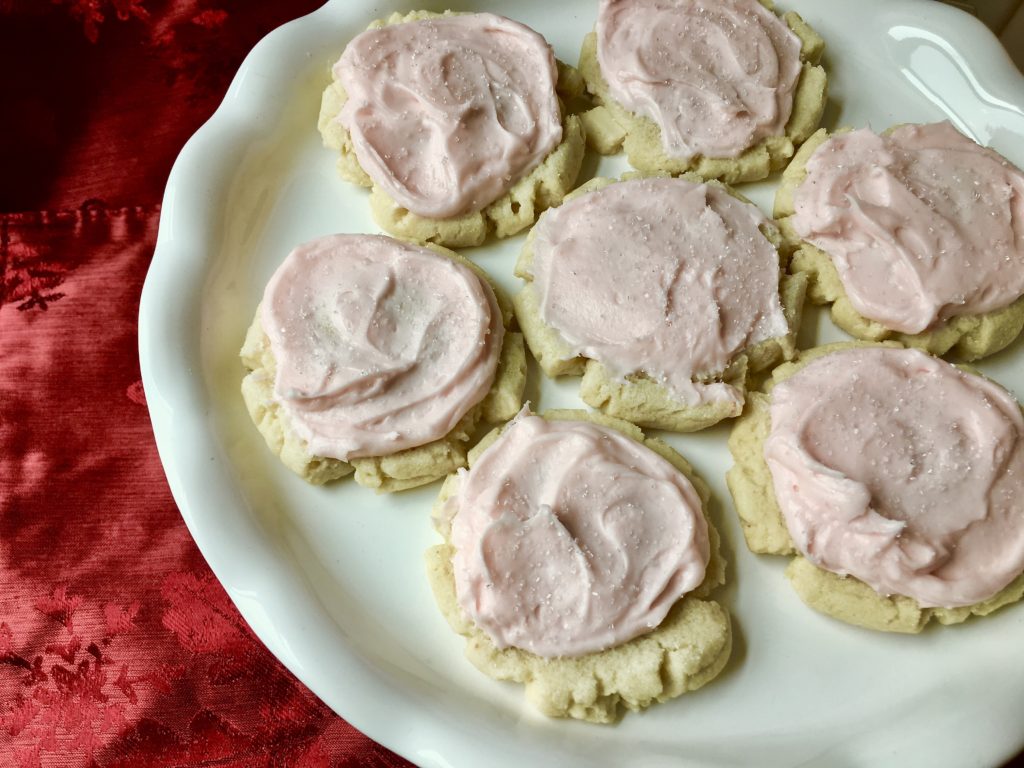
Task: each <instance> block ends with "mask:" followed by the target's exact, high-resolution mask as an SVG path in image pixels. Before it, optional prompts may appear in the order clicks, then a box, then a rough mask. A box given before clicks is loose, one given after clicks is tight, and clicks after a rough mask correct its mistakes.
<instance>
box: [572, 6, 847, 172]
mask: <svg viewBox="0 0 1024 768" xmlns="http://www.w3.org/2000/svg"><path fill="white" fill-rule="evenodd" d="M761 3H762V5H764V6H765V7H767V8H769V9H773V8H774V6H773V4H772V3H771V2H770V0H761ZM782 19H783V21H785V22H786V25H787V26H788V27H789V28H790V29H791V30H792V31H793V33H794V34H795V35H796V36H797V37H798V38H799V39H800V44H801V45H800V60H801V61H802V62H803V70H802V72H801V75H800V79H799V81H798V83H797V87H796V90H795V91H794V93H793V110H792V113H791V115H790V118H789V121H788V122H787V124H786V129H785V134H784V135H782V136H769V137H768V138H766V139H763V140H761V141H760V142H758V143H757V144H755V145H754V146H752V147H750V148H749V149H747V150H746V151H745V152H743V153H742V154H740V155H739V156H737V157H703V156H701V155H696V156H694V157H692V158H690V159H681V158H673V157H669V156H668V155H667V154H666V153H665V149H664V146H663V144H662V137H661V129H660V128H659V127H658V125H657V124H656V123H655V122H654V121H653V120H651V119H650V118H648V117H645V116H642V115H637V114H635V113H633V112H630V111H628V110H626V109H625V108H624V107H623V106H622V105H620V104H619V103H618V102H617V101H615V99H614V98H612V97H611V95H610V94H609V91H608V83H607V82H606V81H605V79H604V77H603V76H602V74H601V68H600V65H599V64H598V59H597V35H596V33H595V32H591V33H589V34H588V35H587V36H586V37H585V38H584V39H583V47H582V50H581V52H580V63H579V71H580V73H581V74H582V75H583V79H584V80H585V81H586V84H587V90H588V91H589V92H590V93H591V95H592V96H593V98H594V102H595V103H596V104H597V105H598V106H596V107H594V108H593V109H591V110H590V111H588V112H585V113H584V114H583V115H582V118H583V125H584V128H585V129H586V135H587V143H588V145H589V146H590V147H591V148H592V149H594V150H595V151H597V152H599V153H600V154H603V155H610V154H615V153H616V152H619V151H620V150H622V149H625V151H626V156H627V158H628V159H629V163H630V164H631V165H632V166H633V167H634V168H637V169H639V170H641V171H650V172H667V173H671V174H679V173H683V172H686V171H692V172H693V173H696V174H697V175H698V176H700V177H701V178H704V179H719V180H721V181H724V182H726V183H730V184H735V183H740V182H746V181H758V180H759V179H764V178H766V177H767V176H768V174H770V173H771V172H772V171H774V170H778V169H779V168H782V167H783V166H785V165H786V162H787V161H788V160H789V159H790V158H791V157H793V152H794V151H795V148H796V147H798V146H800V144H801V143H803V142H804V141H805V140H806V139H807V138H808V137H809V136H810V135H811V134H812V133H813V132H814V130H815V129H816V128H817V127H818V124H819V123H820V122H821V118H822V115H823V114H824V111H825V103H826V101H827V99H828V82H827V78H826V76H825V70H824V69H823V68H822V67H821V66H820V64H819V62H820V61H821V56H822V54H823V53H824V50H825V42H824V40H823V39H822V38H821V36H820V35H819V34H818V33H817V32H815V31H814V30H813V29H812V28H811V27H810V26H809V25H808V24H807V23H806V22H805V21H804V20H803V19H802V18H800V16H799V15H798V14H796V13H794V12H792V11H791V12H789V13H787V14H785V15H784V16H783V17H782Z"/></svg>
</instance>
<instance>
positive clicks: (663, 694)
mask: <svg viewBox="0 0 1024 768" xmlns="http://www.w3.org/2000/svg"><path fill="white" fill-rule="evenodd" d="M543 416H544V418H546V419H552V420H553V419H558V420H579V421H590V422H594V423H596V424H600V425H603V426H605V427H610V428H612V429H616V430H618V431H619V432H621V433H623V434H624V435H626V436H628V437H630V438H632V439H633V440H636V441H637V442H639V443H642V444H643V445H646V446H647V447H648V448H650V449H651V450H653V451H654V452H655V453H658V454H659V455H661V456H662V457H664V458H665V459H666V460H668V461H669V462H670V463H671V464H673V465H674V466H675V467H677V468H678V469H679V471H680V472H682V473H683V474H684V475H685V476H686V477H687V478H688V479H689V480H690V482H691V483H692V484H693V486H694V488H695V489H696V490H697V493H698V494H699V495H700V498H701V501H702V503H703V506H704V507H705V508H706V506H707V503H708V499H709V496H710V494H709V491H708V487H707V485H706V484H705V483H704V482H703V481H702V480H701V479H700V478H698V477H697V476H696V475H695V474H694V472H693V469H692V468H691V467H690V465H689V464H688V463H687V462H686V460H685V459H683V458H682V457H681V456H680V455H679V454H678V453H677V452H676V451H674V450H673V449H672V448H671V447H669V446H668V445H667V444H666V443H664V442H662V441H661V440H658V439H656V438H644V436H643V433H642V432H641V431H640V430H639V429H638V428H637V427H635V426H633V425H632V424H628V423H626V422H624V421H620V420H618V419H611V418H608V417H605V416H600V415H597V414H589V413H586V412H584V411H573V410H553V411H548V412H546V413H544V414H543ZM500 432H501V429H500V428H499V429H495V430H494V431H492V432H491V433H490V434H488V435H487V436H486V437H485V438H484V439H483V440H482V441H481V442H480V443H479V444H478V445H477V446H475V447H474V448H473V449H472V450H471V451H470V452H469V463H470V465H472V464H473V462H474V461H475V459H476V458H477V457H478V456H480V454H481V453H483V451H484V450H486V449H487V448H488V447H489V446H490V445H491V444H492V443H493V442H494V441H495V440H496V439H497V438H498V435H499V434H500ZM456 482H457V478H456V476H455V475H452V476H449V478H448V479H447V480H446V481H445V484H444V485H443V486H442V488H441V493H440V495H439V497H438V499H437V502H436V503H435V507H434V509H435V520H436V521H437V522H438V528H439V532H440V533H441V535H442V536H443V537H444V539H445V543H443V544H440V545H437V546H435V547H432V548H430V549H429V550H427V553H426V562H427V575H428V578H429V580H430V585H431V588H432V589H433V592H434V597H435V599H436V600H437V604H438V606H439V607H440V609H441V612H442V613H443V614H444V617H445V618H446V619H447V621H448V623H449V624H450V625H451V627H452V629H453V630H454V631H455V632H457V633H458V634H460V635H462V636H463V637H465V638H466V657H467V658H468V659H469V660H470V662H472V664H473V665H474V666H475V667H476V668H477V669H479V670H480V671H481V672H483V673H484V674H486V675H488V676H489V677H492V678H494V679H496V680H510V681H513V682H519V683H523V684H524V685H525V686H526V697H527V699H528V700H529V701H530V703H531V704H533V705H534V706H535V707H537V708H538V709H539V710H540V711H541V712H543V713H544V714H545V715H547V716H549V717H572V718H576V719H579V720H587V721H590V722H593V723H611V722H615V721H616V720H618V719H619V718H620V717H621V716H622V714H623V712H624V711H625V710H631V711H639V710H642V709H645V708H647V707H649V706H651V705H652V704H654V703H656V702H664V701H667V700H669V699H672V698H675V697H677V696H679V695H681V694H683V693H686V692H688V691H693V690H696V689H697V688H700V687H701V686H703V685H705V684H706V683H708V682H709V681H711V680H712V679H713V678H715V677H716V676H717V675H718V674H719V673H720V672H721V671H722V669H723V668H724V667H725V664H726V662H727V661H728V659H729V654H730V652H731V650H732V631H731V625H730V620H729V614H728V612H727V611H726V610H725V609H724V608H723V607H722V606H721V605H720V604H719V603H717V602H715V601H712V600H708V599H707V596H708V595H709V594H710V593H711V592H712V591H713V590H714V589H715V588H717V587H718V586H720V585H721V584H723V583H724V582H725V561H724V560H723V558H722V556H721V553H720V551H719V537H718V533H717V531H716V530H715V528H714V526H712V525H711V523H710V522H708V534H709V539H710V545H711V559H710V561H709V562H708V566H707V571H706V574H705V579H704V582H703V583H702V584H701V585H700V586H699V587H697V589H696V590H694V591H693V592H690V593H688V594H687V595H686V596H684V597H683V599H682V600H680V601H679V602H678V603H676V604H675V606H674V607H673V608H672V609H671V610H670V611H669V613H668V616H667V617H666V618H665V620H664V621H663V622H662V623H661V624H660V625H659V626H658V627H657V628H656V629H654V630H652V631H651V632H649V633H648V634H645V635H641V636H640V637H637V638H634V639H633V640H630V641H628V642H626V643H623V644H622V645H619V646H616V647H614V648H609V649H607V650H604V651H599V652H596V653H589V654H586V655H583V656H578V657H575V658H543V657H540V656H537V655H534V654H532V653H529V652H528V651H523V650H520V649H518V648H506V649H504V650H499V649H498V648H496V647H495V645H494V643H493V642H492V641H491V639H490V638H489V637H488V636H487V635H486V634H485V633H484V632H483V631H482V630H480V629H479V628H477V627H476V626H475V625H474V624H473V623H472V622H471V621H470V620H469V619H467V618H466V616H465V615H464V614H463V612H462V609H461V608H460V606H459V604H458V601H457V599H456V595H455V578H454V574H453V571H452V556H453V555H454V548H453V547H452V545H451V544H450V542H449V535H450V531H449V530H448V528H447V526H446V525H445V520H446V517H445V512H444V509H443V508H444V505H445V502H446V501H447V500H448V498H449V497H450V496H451V495H452V494H453V493H454V492H455V484H456Z"/></svg>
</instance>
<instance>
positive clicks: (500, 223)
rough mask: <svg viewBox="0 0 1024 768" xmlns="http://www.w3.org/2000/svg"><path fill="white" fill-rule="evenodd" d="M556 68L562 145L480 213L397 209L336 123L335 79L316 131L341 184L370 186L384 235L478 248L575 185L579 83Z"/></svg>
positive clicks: (580, 141) (419, 16) (397, 18)
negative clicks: (431, 214)
mask: <svg viewBox="0 0 1024 768" xmlns="http://www.w3.org/2000/svg"><path fill="white" fill-rule="evenodd" d="M453 15H458V14H457V13H454V12H452V11H445V12H444V13H432V12H430V11H413V12H411V13H408V14H405V15H402V14H399V13H394V14H392V15H391V16H389V17H388V18H387V19H379V20H377V21H374V22H373V23H371V24H370V25H369V27H368V29H378V28H380V27H384V26H388V25H392V24H403V23H406V22H411V21H421V20H425V19H432V18H440V17H444V16H453ZM557 66H558V83H557V85H556V92H557V93H558V95H559V97H560V102H561V106H562V142H561V143H560V144H559V145H558V146H557V147H556V148H555V149H554V150H553V151H552V152H551V153H550V154H548V156H547V157H546V158H544V160H543V161H542V162H541V163H540V164H539V165H538V166H536V167H535V168H534V169H533V170H532V171H530V173H528V174H527V175H526V176H524V177H523V178H522V179H520V180H519V181H518V182H516V183H515V184H514V185H513V186H512V188H511V189H509V190H508V192H506V193H505V194H504V195H502V196H501V197H499V198H498V199H497V200H495V201H494V202H492V203H490V204H489V205H487V206H485V207H484V208H483V209H482V210H479V211H473V212H470V213H464V214H462V215H458V216H452V217H449V218H443V219H434V218H428V217H424V216H419V215H417V214H415V213H412V212H411V211H409V210H407V209H405V208H403V207H401V206H400V205H399V204H398V203H397V202H396V201H395V200H394V199H393V198H392V197H391V196H390V195H388V194H387V192H385V191H384V190H383V189H382V188H381V187H380V186H379V185H376V184H374V182H373V180H372V179H371V178H370V176H369V175H368V174H367V173H366V171H364V170H363V168H362V167H361V166H360V165H359V162H358V160H357V159H356V155H355V150H354V149H353V146H352V141H351V137H350V136H349V133H348V131H347V130H345V128H344V127H343V126H342V125H341V124H340V123H339V122H338V121H337V120H336V119H335V118H337V116H338V113H339V112H341V109H342V107H343V106H344V104H345V101H346V99H347V98H348V97H347V94H346V93H345V89H344V88H343V87H342V86H341V84H340V83H339V82H338V81H336V80H335V81H332V82H331V84H330V85H328V86H327V88H326V89H325V90H324V93H323V97H322V99H321V105H320V116H319V119H318V121H317V127H318V129H319V131H320V135H321V137H322V138H323V143H324V146H325V147H327V148H329V149H334V150H338V151H339V153H340V156H339V158H338V174H339V175H340V176H341V177H342V178H343V179H345V180H346V181H350V182H352V183H353V184H358V185H359V186H361V187H368V188H370V190H371V191H370V211H371V213H372V214H373V219H374V221H376V222H377V224H378V226H380V227H381V229H383V230H384V231H385V232H388V233H390V234H392V235H395V236H397V237H403V238H407V239H411V240H415V241H417V242H420V243H435V244H437V245H443V246H447V247H449V248H465V247H470V246H475V245H480V244H482V243H483V242H484V240H485V239H486V238H487V235H488V233H489V232H493V233H494V234H495V236H496V237H499V238H504V237H510V236H512V235H514V234H516V233H518V232H521V231H522V230H524V229H526V227H528V226H530V225H531V224H532V223H533V222H534V221H536V219H537V216H538V215H539V214H540V213H541V212H542V211H543V210H544V209H546V208H548V207H550V206H552V205H557V204H558V203H559V202H561V200H562V198H563V197H564V196H565V195H566V193H568V192H569V191H570V190H572V189H573V187H574V186H575V183H576V177H577V176H578V175H579V171H580V167H581V166H582V163H583V155H584V152H585V149H586V136H585V133H584V129H583V122H582V120H581V119H580V117H579V116H577V115H574V114H569V113H568V111H567V109H566V107H565V102H566V101H569V100H571V99H573V98H575V97H578V96H579V95H580V94H582V92H583V88H584V84H583V79H582V78H581V77H580V74H579V72H578V71H577V70H576V69H575V68H573V67H570V66H568V65H566V64H563V63H562V62H557Z"/></svg>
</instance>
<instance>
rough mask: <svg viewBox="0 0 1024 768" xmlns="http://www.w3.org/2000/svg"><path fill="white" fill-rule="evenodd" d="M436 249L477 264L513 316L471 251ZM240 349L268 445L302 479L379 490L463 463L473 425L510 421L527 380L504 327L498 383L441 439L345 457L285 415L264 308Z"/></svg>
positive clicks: (245, 393)
mask: <svg viewBox="0 0 1024 768" xmlns="http://www.w3.org/2000/svg"><path fill="white" fill-rule="evenodd" d="M426 247H428V248H430V249H431V250H433V251H435V252H437V253H439V254H441V255H443V256H446V257H447V258H450V259H452V260H454V261H456V262H458V263H459V264H463V265H465V266H467V267H469V268H470V269H472V270H473V271H474V272H475V273H476V274H478V275H480V276H481V277H482V278H484V279H485V280H486V281H487V283H488V284H489V285H490V286H491V288H492V290H493V291H494V294H495V297H496V298H497V300H498V305H499V307H500V309H501V313H502V320H503V324H504V326H505V328H506V329H508V328H510V327H511V326H512V324H513V315H512V309H511V303H510V302H509V300H508V298H507V297H506V296H505V294H504V292H503V291H502V290H501V289H500V288H499V287H498V286H497V285H496V284H495V283H494V282H493V281H492V280H491V279H490V277H488V276H487V275H486V274H485V273H484V271H483V270H482V269H480V268H479V267H478V266H476V265H475V264H473V263H472V262H471V261H469V260H468V259H465V258H464V257H462V256H460V255H458V254H457V253H454V252H453V251H449V250H447V249H446V248H441V247H440V246H434V245H429V244H428V245H427V246H426ZM240 357H241V359H242V363H243V365H244V366H245V367H246V369H247V370H248V373H247V374H246V375H245V377H244V378H243V379H242V397H243V399H244V400H245V405H246V408H247V409H248V411H249V415H250V417H251V418H252V420H253V422H254V423H255V424H256V427H257V428H258V429H259V431H260V433H261V434H262V435H263V437H264V439H265V440H266V442H267V445H268V447H269V448H270V450H271V451H273V452H274V453H275V454H277V455H278V456H279V457H280V459H281V462H282V463H283V464H284V465H285V466H286V467H288V469H290V470H292V471H293V472H294V473H295V474H297V475H299V477H301V478H302V479H303V480H305V481H307V482H309V483H311V484H313V485H321V484H323V483H326V482H330V481H332V480H336V479H338V478H341V477H344V476H346V475H349V474H352V473H353V472H354V473H355V481H356V482H357V483H359V484H360V485H362V486H365V487H367V488H373V489H374V490H375V491H377V492H378V493H391V492H394V491H401V490H405V489H408V488H415V487H417V486H420V485H424V484H426V483H430V482H433V481H434V480H438V479H440V478H442V477H445V476H446V475H448V474H449V473H451V472H454V471H455V470H456V469H458V468H459V467H464V466H466V444H467V443H468V442H469V441H470V440H471V439H472V437H473V433H474V430H475V428H476V426H477V425H478V424H479V423H481V422H483V423H487V424H493V423H499V422H503V421H507V420H508V419H510V418H512V417H513V416H515V414H516V413H517V412H518V411H519V409H520V408H521V407H522V397H523V390H524V388H525V386H526V348H525V344H524V342H523V337H522V334H520V333H515V332H511V331H508V330H506V333H505V337H504V341H503V344H502V349H501V355H500V357H499V361H498V368H497V372H496V374H495V377H494V383H493V384H492V386H491V389H490V391H489V392H488V394H487V396H486V397H485V398H484V399H483V400H482V401H481V402H480V403H479V404H477V405H476V406H474V407H473V408H472V409H470V410H469V411H468V412H467V413H466V415H465V416H464V417H463V418H462V419H461V421H459V423H458V424H457V425H456V426H455V428H454V429H453V430H452V431H451V432H449V433H448V434H447V435H445V436H444V437H443V438H441V439H439V440H434V441H432V442H429V443H426V444H425V445H421V446H417V447H414V448H407V449H405V450H402V451H398V452H396V453H393V454H390V455H387V456H372V457H365V458H356V459H351V460H350V461H347V462H346V461H341V460H339V459H333V458H329V457H324V456H316V455H313V454H312V453H311V452H310V451H309V449H308V446H307V445H306V443H305V441H304V440H302V439H301V438H300V437H298V436H297V435H296V434H295V433H294V431H293V430H292V428H291V427H290V425H289V423H288V416H287V414H286V413H285V412H284V411H283V409H282V408H281V407H280V405H279V404H278V403H277V401H276V400H275V398H274V392H273V389H274V373H275V370H276V361H275V359H274V354H273V351H272V350H271V348H270V343H269V340H268V338H267V335H266V333H265V332H264V330H263V327H262V324H261V322H260V312H259V308H257V310H256V316H255V318H254V320H253V322H252V325H251V326H250V327H249V330H248V332H247V333H246V337H245V343H244V345H243V346H242V349H241V352H240Z"/></svg>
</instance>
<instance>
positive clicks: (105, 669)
mask: <svg viewBox="0 0 1024 768" xmlns="http://www.w3.org/2000/svg"><path fill="white" fill-rule="evenodd" d="M319 4H320V3H319V2H318V0H304V1H303V2H290V3H282V2H279V1H278V0H182V1H181V2H166V1H165V2H161V1H160V0H53V1H52V2H47V0H13V1H12V0H0V115H2V119H0V211H6V212H7V213H0V766H4V767H6V766H61V768H65V767H71V766H93V765H95V766H110V767H113V766H140V765H145V766H172V765H173V766H194V765H204V766H209V765H217V766H239V767H241V766H245V767H246V768H248V767H249V766H406V765H408V763H406V762H405V761H403V760H401V759H400V758H398V757H396V756H395V755H393V754H391V753H390V752H388V751H387V750H385V749H383V748H382V747H380V746H378V745H376V744H374V743H373V742H372V741H370V740H369V739H367V738H366V737H364V736H362V735H361V734H360V733H358V732H357V731H355V730H354V729H353V728H352V727H351V726H350V725H348V724H347V723H345V722H344V721H343V720H341V719H340V718H338V717H337V716H336V715H334V714H333V713H332V712H331V711H330V710H329V709H328V708H327V707H326V706H325V705H324V704H323V703H321V702H320V701H319V700H318V699H317V698H316V697H315V696H313V694H312V693H310V692H309V691H308V690H307V689H306V688H305V687H304V686H303V685H302V684H301V683H299V682H298V681H297V680H295V679H294V678H293V677H292V676H291V675H290V674H289V673H288V672H287V671H286V670H285V669H284V668H283V667H282V666H281V665H280V664H279V663H278V662H277V661H276V660H275V659H274V658H273V657H272V656H271V655H270V654H269V653H268V652H267V650H266V649H265V648H264V647H263V646H262V645H261V644H260V642H259V641H258V640H257V639H256V638H255V636H254V635H253V634H252V632H251V631H250V630H249V628H248V627H247V626H246V624H245V623H244V621H243V620H242V619H241V617H240V616H239V615H238V612H237V611H236V610H235V609H234V607H233V606H232V605H231V603H230V601H229V600H228V598H227V595H226V594H225V593H224V591H223V589H222V588H221V587H220V585H219V584H218V583H217V581H216V580H215V579H214V577H213V575H212V574H211V572H210V570H209V568H208V567H207V566H206V564H205V562H204V561H203V559H202V557H201V556H200V555H199V553H198V551H197V550H196V547H195V545H194V543H193V542H192V539H191V538H190V537H189V534H188V532H187V530H186V529H185V526H184V523H183V522H182V520H181V518H180V517H179V515H178V512H177V509H176V508H175V506H174V502H173V500H172V498H171V495H170V492H169V490H168V488H167V483H166V481H165V479H164V475H163V470H162V469H161V466H160V462H159V459H158V458H157V453H156V448H155V445H154V443H153V436H152V430H151V427H150V423H149V416H148V414H147V412H146V407H145V397H144V395H143V392H142V386H141V383H140V381H139V366H138V353H137V340H136V326H137V313H138V303H139V292H140V290H141V288H142V282H143V279H144V277H145V274H146V270H147V268H148V266H149V261H150V258H151V257H152V253H153V244H154V241H155V238H156V229H157V222H158V220H159V216H160V208H159V202H160V198H161V195H162V193H163V187H164V184H165V182H166V178H167V174H168V172H169V170H170V167H171V164H172V163H173V161H174V158H175V156H176V155H177V153H178V151H179V150H180V148H181V146H182V145H183V144H184V142H185V140H186V139H187V138H188V137H189V136H190V135H191V134H192V133H193V132H194V131H195V130H196V129H197V128H198V127H199V125H200V124H201V123H202V122H203V121H204V120H205V119H206V118H207V117H208V116H209V115H210V114H211V113H212V112H213V110H214V109H215V108H216V106H217V104H218V103H219V102H220V100H221V98H222V96H223V93H224V91H225V90H226V88H227V85H228V83H229V82H230V79H231V76H232V75H233V74H234V72H235V70H236V69H237V68H238V65H239V64H240V63H241V60H242V58H243V57H244V55H245V54H246V53H247V52H248V51H249V49H250V48H251V47H252V46H253V45H254V44H255V43H256V41H257V40H259V38H261V37H262V36H263V35H265V34H266V33H267V32H269V31H270V30H271V29H273V28H274V27H276V26H278V25H279V24H281V23H283V22H285V21H287V20H289V19H290V18H293V17H295V16H298V15H300V14H302V13H305V12H308V11H310V10H312V9H313V8H314V7H315V6H317V5H319ZM311 119H312V118H311Z"/></svg>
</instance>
